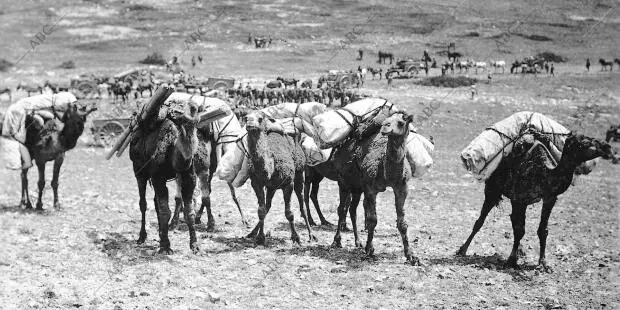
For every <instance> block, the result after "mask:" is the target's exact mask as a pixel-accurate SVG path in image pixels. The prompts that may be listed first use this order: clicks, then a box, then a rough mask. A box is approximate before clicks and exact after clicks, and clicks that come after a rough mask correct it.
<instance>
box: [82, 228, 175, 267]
mask: <svg viewBox="0 0 620 310" xmlns="http://www.w3.org/2000/svg"><path fill="white" fill-rule="evenodd" d="M86 236H87V237H88V238H90V239H91V241H92V242H93V243H94V244H95V245H96V246H97V247H98V249H99V250H100V251H101V252H103V253H105V254H106V255H107V258H108V259H111V260H114V261H115V262H117V263H120V264H124V265H136V264H140V263H144V262H145V261H153V260H168V261H170V262H172V260H171V259H170V258H168V257H167V256H166V255H157V254H156V253H157V250H158V248H159V245H156V244H142V245H138V244H136V240H130V239H127V237H125V236H124V235H123V234H120V233H117V232H97V231H94V230H91V231H87V232H86Z"/></svg>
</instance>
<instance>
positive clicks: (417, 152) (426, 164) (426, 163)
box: [405, 132, 435, 178]
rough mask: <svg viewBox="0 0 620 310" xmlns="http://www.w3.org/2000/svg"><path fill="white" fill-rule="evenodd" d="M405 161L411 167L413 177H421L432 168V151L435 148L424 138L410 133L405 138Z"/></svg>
mask: <svg viewBox="0 0 620 310" xmlns="http://www.w3.org/2000/svg"><path fill="white" fill-rule="evenodd" d="M405 143H406V147H407V161H408V162H409V165H410V166H411V174H412V176H413V177H416V178H419V177H421V176H423V175H424V174H425V173H426V171H428V169H430V168H431V167H432V166H433V157H432V156H431V155H432V154H433V150H434V148H435V146H434V145H433V143H432V142H430V141H429V140H427V139H426V138H425V137H424V136H422V135H420V134H418V133H415V132H410V133H409V135H408V136H407V141H406V142H405Z"/></svg>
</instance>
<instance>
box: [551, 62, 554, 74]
mask: <svg viewBox="0 0 620 310" xmlns="http://www.w3.org/2000/svg"><path fill="white" fill-rule="evenodd" d="M554 71H555V67H554V66H553V64H551V76H555V73H553V72H554Z"/></svg>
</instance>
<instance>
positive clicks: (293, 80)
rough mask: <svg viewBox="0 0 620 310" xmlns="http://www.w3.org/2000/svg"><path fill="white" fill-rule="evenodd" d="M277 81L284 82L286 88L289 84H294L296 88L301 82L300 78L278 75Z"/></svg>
mask: <svg viewBox="0 0 620 310" xmlns="http://www.w3.org/2000/svg"><path fill="white" fill-rule="evenodd" d="M276 81H280V82H282V83H283V84H284V88H286V87H287V86H294V87H295V88H297V83H298V82H299V80H297V79H294V78H287V79H285V78H282V77H277V78H276Z"/></svg>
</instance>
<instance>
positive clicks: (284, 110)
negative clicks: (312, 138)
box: [260, 102, 327, 123]
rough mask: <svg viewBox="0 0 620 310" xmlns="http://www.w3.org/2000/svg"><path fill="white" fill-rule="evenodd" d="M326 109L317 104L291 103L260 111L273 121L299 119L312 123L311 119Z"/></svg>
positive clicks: (322, 105)
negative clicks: (290, 118)
mask: <svg viewBox="0 0 620 310" xmlns="http://www.w3.org/2000/svg"><path fill="white" fill-rule="evenodd" d="M326 110H327V107H326V106H325V105H324V104H322V103H319V102H306V103H293V102H284V103H280V104H278V105H274V106H270V107H266V108H263V109H261V110H260V111H261V112H263V113H265V115H267V116H269V117H271V118H273V119H282V118H289V117H299V118H301V119H304V120H305V121H306V122H309V123H312V118H313V117H315V116H316V115H319V114H321V113H324V112H325V111H326Z"/></svg>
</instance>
